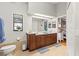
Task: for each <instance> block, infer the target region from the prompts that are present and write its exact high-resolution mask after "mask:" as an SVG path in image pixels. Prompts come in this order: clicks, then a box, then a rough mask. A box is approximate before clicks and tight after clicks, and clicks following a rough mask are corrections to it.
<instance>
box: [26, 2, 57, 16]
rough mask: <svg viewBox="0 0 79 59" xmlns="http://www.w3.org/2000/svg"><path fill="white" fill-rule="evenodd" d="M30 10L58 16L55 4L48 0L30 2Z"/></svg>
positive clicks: (30, 11)
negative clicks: (46, 0)
mask: <svg viewBox="0 0 79 59" xmlns="http://www.w3.org/2000/svg"><path fill="white" fill-rule="evenodd" d="M28 12H29V13H32V14H33V13H39V14H45V15H49V16H56V10H55V6H54V5H52V4H50V3H47V2H30V3H29V9H28Z"/></svg>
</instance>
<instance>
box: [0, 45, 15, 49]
mask: <svg viewBox="0 0 79 59" xmlns="http://www.w3.org/2000/svg"><path fill="white" fill-rule="evenodd" d="M13 47H16V45H7V46H3V47H1V48H0V50H6V49H10V48H13Z"/></svg>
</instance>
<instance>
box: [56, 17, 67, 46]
mask: <svg viewBox="0 0 79 59" xmlns="http://www.w3.org/2000/svg"><path fill="white" fill-rule="evenodd" d="M57 34H58V42H59V43H60V44H63V45H65V46H66V41H67V39H66V16H62V17H59V18H58V33H57Z"/></svg>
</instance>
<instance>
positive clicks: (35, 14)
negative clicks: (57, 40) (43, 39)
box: [32, 13, 53, 19]
mask: <svg viewBox="0 0 79 59" xmlns="http://www.w3.org/2000/svg"><path fill="white" fill-rule="evenodd" d="M32 17H38V18H41V17H43V18H49V19H52V18H53V16H47V15H44V14H38V13H34V14H33V16H32Z"/></svg>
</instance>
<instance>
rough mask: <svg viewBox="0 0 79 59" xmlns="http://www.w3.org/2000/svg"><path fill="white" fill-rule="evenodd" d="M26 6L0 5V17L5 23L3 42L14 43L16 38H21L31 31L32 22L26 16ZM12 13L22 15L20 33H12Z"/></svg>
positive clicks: (23, 4) (20, 4)
mask: <svg viewBox="0 0 79 59" xmlns="http://www.w3.org/2000/svg"><path fill="white" fill-rule="evenodd" d="M27 6H28V5H27V4H26V3H5V2H4V3H2V2H1V3H0V17H1V18H3V20H4V23H5V36H6V41H5V42H14V41H16V38H17V37H18V36H19V37H23V36H24V34H25V33H26V32H27V31H29V30H31V26H32V20H31V17H30V16H27ZM13 13H16V14H22V15H23V31H22V32H15V31H13Z"/></svg>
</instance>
